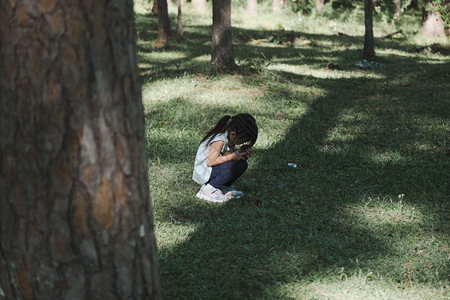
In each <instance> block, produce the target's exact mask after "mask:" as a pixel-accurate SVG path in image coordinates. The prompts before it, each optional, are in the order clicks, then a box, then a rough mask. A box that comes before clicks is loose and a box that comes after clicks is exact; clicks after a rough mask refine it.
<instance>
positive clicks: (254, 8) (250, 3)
mask: <svg viewBox="0 0 450 300" xmlns="http://www.w3.org/2000/svg"><path fill="white" fill-rule="evenodd" d="M247 14H248V15H249V16H256V15H257V14H258V1H257V0H247Z"/></svg>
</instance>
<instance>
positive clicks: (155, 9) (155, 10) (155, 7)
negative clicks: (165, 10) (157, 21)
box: [152, 0, 158, 16]
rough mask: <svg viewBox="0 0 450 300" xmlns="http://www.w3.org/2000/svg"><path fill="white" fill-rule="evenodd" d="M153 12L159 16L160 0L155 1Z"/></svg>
mask: <svg viewBox="0 0 450 300" xmlns="http://www.w3.org/2000/svg"><path fill="white" fill-rule="evenodd" d="M152 13H153V14H154V15H155V16H157V15H158V0H154V1H153V6H152Z"/></svg>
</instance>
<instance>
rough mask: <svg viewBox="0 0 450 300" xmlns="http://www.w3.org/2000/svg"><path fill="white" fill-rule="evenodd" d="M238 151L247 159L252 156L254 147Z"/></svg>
mask: <svg viewBox="0 0 450 300" xmlns="http://www.w3.org/2000/svg"><path fill="white" fill-rule="evenodd" d="M236 152H238V153H239V154H240V155H241V156H242V159H245V160H247V159H249V158H250V156H252V153H253V149H252V147H248V148H246V149H245V150H238V151H236Z"/></svg>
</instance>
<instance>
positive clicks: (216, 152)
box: [206, 141, 244, 167]
mask: <svg viewBox="0 0 450 300" xmlns="http://www.w3.org/2000/svg"><path fill="white" fill-rule="evenodd" d="M223 145H224V142H221V141H217V142H214V143H212V144H211V148H210V149H209V153H208V156H207V157H206V164H207V165H208V166H210V167H213V166H217V165H220V164H223V163H224V162H227V161H230V160H242V159H244V156H243V153H240V152H239V151H235V152H231V153H230V152H227V153H226V154H224V155H220V152H221V151H222V148H223Z"/></svg>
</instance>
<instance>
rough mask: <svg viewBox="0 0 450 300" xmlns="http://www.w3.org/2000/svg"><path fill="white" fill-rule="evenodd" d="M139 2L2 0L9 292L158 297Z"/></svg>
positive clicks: (1, 258) (0, 152) (3, 250)
mask: <svg viewBox="0 0 450 300" xmlns="http://www.w3.org/2000/svg"><path fill="white" fill-rule="evenodd" d="M134 30H135V29H134V14H133V1H131V0H126V1H107V0H105V1H90V2H86V3H84V2H83V4H81V2H80V1H71V0H60V1H39V2H38V1H1V4H0V66H1V70H0V91H1V97H0V137H1V138H0V298H1V299H119V298H120V299H159V298H161V293H160V288H159V283H158V273H157V255H156V243H155V236H154V230H153V220H152V215H151V204H150V196H149V187H148V175H147V174H148V173H147V159H146V143H145V139H144V136H145V135H144V131H145V127H144V126H145V125H144V114H143V108H142V102H141V89H140V86H139V82H138V75H139V74H138V67H137V59H136V44H135V43H136V40H135V31H134Z"/></svg>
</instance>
